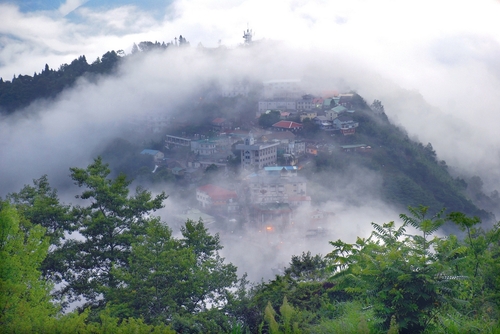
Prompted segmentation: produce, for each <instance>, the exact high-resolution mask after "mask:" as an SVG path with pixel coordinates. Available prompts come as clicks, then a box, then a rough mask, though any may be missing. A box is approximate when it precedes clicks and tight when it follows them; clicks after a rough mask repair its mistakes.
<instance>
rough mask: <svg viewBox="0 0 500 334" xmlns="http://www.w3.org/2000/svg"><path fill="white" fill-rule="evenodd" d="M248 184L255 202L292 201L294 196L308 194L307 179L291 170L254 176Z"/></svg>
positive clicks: (251, 197)
mask: <svg viewBox="0 0 500 334" xmlns="http://www.w3.org/2000/svg"><path fill="white" fill-rule="evenodd" d="M248 186H249V190H250V199H251V202H252V203H253V204H261V203H290V199H291V198H292V197H295V196H307V189H306V186H307V182H306V180H305V179H304V178H302V177H299V176H293V175H292V174H291V172H289V171H282V172H280V175H279V176H274V175H262V176H255V177H252V178H250V179H249V180H248ZM310 200H311V199H310V197H309V202H310Z"/></svg>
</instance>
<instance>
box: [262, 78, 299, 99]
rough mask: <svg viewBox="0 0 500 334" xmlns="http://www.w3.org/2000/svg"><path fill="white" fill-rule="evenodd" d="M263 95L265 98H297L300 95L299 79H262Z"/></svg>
mask: <svg viewBox="0 0 500 334" xmlns="http://www.w3.org/2000/svg"><path fill="white" fill-rule="evenodd" d="M263 85H264V97H265V98H266V99H275V98H280V99H281V98H288V99H298V98H300V97H301V96H302V88H301V87H300V80H299V79H291V80H269V81H264V82H263Z"/></svg>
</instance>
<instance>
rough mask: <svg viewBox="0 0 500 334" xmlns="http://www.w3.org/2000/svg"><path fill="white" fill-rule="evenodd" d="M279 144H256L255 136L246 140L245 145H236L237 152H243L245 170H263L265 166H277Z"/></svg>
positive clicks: (242, 162)
mask: <svg viewBox="0 0 500 334" xmlns="http://www.w3.org/2000/svg"><path fill="white" fill-rule="evenodd" d="M278 146H279V142H278V143H274V142H273V143H264V142H255V140H254V138H253V135H251V134H250V137H248V138H246V139H245V143H244V144H238V145H236V149H237V150H241V165H242V167H243V168H245V169H251V168H254V167H257V168H259V169H262V168H263V167H265V166H272V165H275V164H276V161H277V158H278Z"/></svg>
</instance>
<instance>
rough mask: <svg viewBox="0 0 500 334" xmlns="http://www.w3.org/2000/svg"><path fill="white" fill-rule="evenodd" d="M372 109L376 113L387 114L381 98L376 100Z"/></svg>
mask: <svg viewBox="0 0 500 334" xmlns="http://www.w3.org/2000/svg"><path fill="white" fill-rule="evenodd" d="M370 109H371V110H372V111H373V112H374V113H376V114H379V115H380V114H385V110H384V105H383V104H382V102H380V100H374V101H373V103H372V104H371V106H370Z"/></svg>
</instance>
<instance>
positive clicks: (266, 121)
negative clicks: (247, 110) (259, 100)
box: [259, 110, 281, 128]
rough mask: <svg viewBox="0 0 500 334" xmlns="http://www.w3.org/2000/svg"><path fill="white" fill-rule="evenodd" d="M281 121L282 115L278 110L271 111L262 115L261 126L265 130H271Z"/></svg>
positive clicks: (260, 118)
mask: <svg viewBox="0 0 500 334" xmlns="http://www.w3.org/2000/svg"><path fill="white" fill-rule="evenodd" d="M280 119H281V113H280V112H279V111H277V110H271V111H268V112H265V113H263V114H262V115H260V117H259V125H260V126H262V127H264V128H270V127H271V126H272V125H273V124H275V123H278V122H279V121H280Z"/></svg>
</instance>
